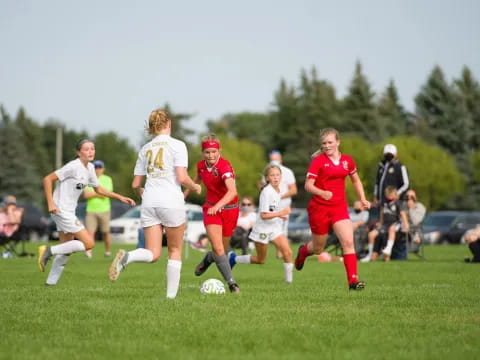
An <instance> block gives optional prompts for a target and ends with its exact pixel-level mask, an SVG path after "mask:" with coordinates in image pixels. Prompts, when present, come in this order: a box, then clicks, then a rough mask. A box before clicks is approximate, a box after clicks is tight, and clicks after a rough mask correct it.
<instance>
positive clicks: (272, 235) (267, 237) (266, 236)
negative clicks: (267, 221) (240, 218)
mask: <svg viewBox="0 0 480 360" xmlns="http://www.w3.org/2000/svg"><path fill="white" fill-rule="evenodd" d="M283 234H284V232H283V231H282V230H278V231H272V232H266V233H264V232H257V231H254V230H252V231H251V232H250V235H249V236H248V237H249V238H250V239H252V240H253V241H255V242H258V243H262V244H268V243H269V242H270V241H272V240H274V239H276V238H277V237H279V236H280V235H283Z"/></svg>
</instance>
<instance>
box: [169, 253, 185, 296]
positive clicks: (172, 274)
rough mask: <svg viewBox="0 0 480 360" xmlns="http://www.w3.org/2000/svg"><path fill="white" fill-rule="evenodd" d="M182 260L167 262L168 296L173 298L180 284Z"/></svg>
mask: <svg viewBox="0 0 480 360" xmlns="http://www.w3.org/2000/svg"><path fill="white" fill-rule="evenodd" d="M181 269H182V262H181V261H179V260H168V262H167V298H169V299H173V298H175V296H177V291H178V286H179V284H180V270H181Z"/></svg>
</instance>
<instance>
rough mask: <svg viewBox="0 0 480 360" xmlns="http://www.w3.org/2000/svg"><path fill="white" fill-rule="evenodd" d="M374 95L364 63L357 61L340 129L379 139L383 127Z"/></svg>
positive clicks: (372, 140)
mask: <svg viewBox="0 0 480 360" xmlns="http://www.w3.org/2000/svg"><path fill="white" fill-rule="evenodd" d="M374 96H375V94H374V92H373V91H372V90H371V87H370V84H369V82H368V80H367V78H366V76H365V75H364V74H363V73H362V65H361V64H360V62H357V64H356V66H355V73H354V75H353V79H352V82H351V85H350V88H349V90H348V94H347V96H346V97H345V99H344V100H343V106H342V108H343V112H342V116H343V122H342V125H341V126H340V127H339V129H338V130H340V131H341V132H343V133H347V132H348V133H354V134H357V135H359V136H361V137H363V138H365V139H367V140H369V141H371V142H375V141H379V140H380V139H381V134H380V129H381V127H380V126H379V120H378V113H377V109H376V106H375V104H374V101H373V99H374Z"/></svg>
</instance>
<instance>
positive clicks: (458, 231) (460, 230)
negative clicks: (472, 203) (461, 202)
mask: <svg viewBox="0 0 480 360" xmlns="http://www.w3.org/2000/svg"><path fill="white" fill-rule="evenodd" d="M477 225H480V212H469V213H466V214H462V215H458V216H457V217H456V218H455V220H453V222H452V224H451V225H450V227H449V228H448V230H447V231H446V232H445V233H443V234H442V235H441V236H440V240H439V242H440V243H449V244H459V243H460V242H461V239H462V236H463V234H465V232H466V231H467V230H470V229H473V228H475V227H477Z"/></svg>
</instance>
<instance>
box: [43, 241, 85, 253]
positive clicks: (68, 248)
mask: <svg viewBox="0 0 480 360" xmlns="http://www.w3.org/2000/svg"><path fill="white" fill-rule="evenodd" d="M50 251H51V252H52V255H69V254H73V253H74V252H79V251H85V245H83V242H81V241H80V240H70V241H67V242H64V243H62V244H58V245H54V246H51V247H50Z"/></svg>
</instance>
